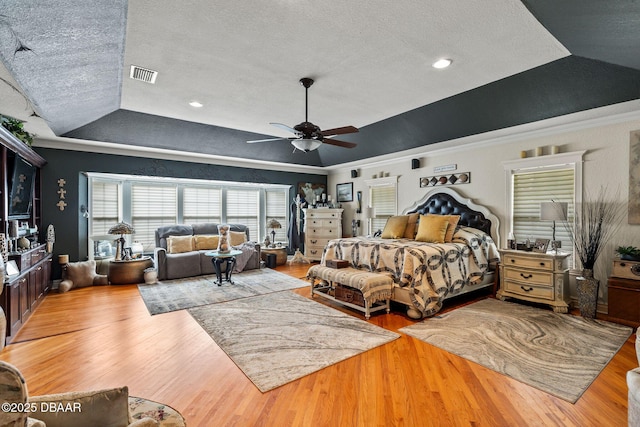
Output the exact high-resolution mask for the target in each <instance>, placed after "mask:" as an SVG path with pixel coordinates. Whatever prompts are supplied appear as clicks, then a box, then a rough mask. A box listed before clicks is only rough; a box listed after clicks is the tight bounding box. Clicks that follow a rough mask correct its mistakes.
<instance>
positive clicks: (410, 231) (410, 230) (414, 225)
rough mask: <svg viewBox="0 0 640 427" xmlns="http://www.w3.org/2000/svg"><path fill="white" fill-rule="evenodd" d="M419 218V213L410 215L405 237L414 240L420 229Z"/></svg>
mask: <svg viewBox="0 0 640 427" xmlns="http://www.w3.org/2000/svg"><path fill="white" fill-rule="evenodd" d="M418 218H420V214H419V213H412V214H409V215H408V219H407V228H405V229H404V238H405V239H411V240H414V239H415V238H416V232H417V231H418Z"/></svg>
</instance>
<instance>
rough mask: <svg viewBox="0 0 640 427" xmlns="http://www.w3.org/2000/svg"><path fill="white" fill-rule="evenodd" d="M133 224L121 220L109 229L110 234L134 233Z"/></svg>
mask: <svg viewBox="0 0 640 427" xmlns="http://www.w3.org/2000/svg"><path fill="white" fill-rule="evenodd" d="M133 231H134V230H133V226H132V225H131V224H127V223H126V222H119V223H117V224H116V225H114V226H113V227H111V228H110V229H109V231H108V233H109V234H133Z"/></svg>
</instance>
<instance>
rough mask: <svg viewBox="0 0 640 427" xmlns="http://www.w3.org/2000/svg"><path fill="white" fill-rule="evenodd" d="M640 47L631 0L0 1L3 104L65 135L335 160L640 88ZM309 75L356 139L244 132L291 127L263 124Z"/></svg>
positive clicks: (321, 115)
mask: <svg viewBox="0 0 640 427" xmlns="http://www.w3.org/2000/svg"><path fill="white" fill-rule="evenodd" d="M256 4H258V5H259V6H256ZM639 47H640V2H638V1H634V0H613V1H607V2H603V1H600V0H563V1H562V2H557V1H552V0H524V1H518V0H491V1H483V2H473V1H469V0H452V1H446V2H443V1H436V0H431V1H418V0H415V1H409V2H402V3H397V2H380V3H379V4H378V3H371V2H370V1H364V0H350V1H348V2H343V1H336V0H324V1H313V0H274V1H272V2H269V3H264V2H261V3H255V2H244V1H211V0H192V1H189V2H187V3H184V2H176V1H168V0H154V1H152V0H136V1H135V2H127V1H126V0H112V1H110V2H108V5H105V3H104V2H98V1H86V0H85V1H82V0H47V1H43V0H38V1H36V0H22V1H20V2H16V1H12V0H0V59H1V60H2V63H3V65H4V68H2V69H0V79H2V80H1V81H0V113H3V114H7V115H12V116H14V117H17V118H19V119H23V120H26V121H27V129H28V130H31V131H33V132H35V133H37V134H38V135H39V137H40V138H43V139H57V140H62V141H67V142H68V143H69V146H70V147H73V145H74V144H83V143H84V142H86V141H101V142H108V143H113V144H116V145H118V144H120V145H121V146H123V148H124V146H125V145H126V146H129V145H131V146H141V147H150V148H155V149H165V150H176V151H186V152H190V153H204V154H214V155H225V156H230V157H235V158H240V159H255V160H266V161H273V162H283V163H294V164H303V165H313V166H330V165H336V164H340V163H344V162H349V161H356V160H360V159H365V158H369V157H372V156H377V155H384V154H389V153H393V152H397V151H402V150H406V149H411V148H417V147H422V146H426V145H429V144H433V143H436V142H441V141H447V140H451V139H455V138H460V137H464V136H469V135H475V134H480V133H483V132H488V131H491V130H496V129H503V128H508V127H511V126H516V125H520V124H525V123H531V122H535V121H539V120H543V119H546V118H551V117H556V116H562V115H565V114H570V113H573V112H578V111H585V110H590V109H593V108H597V107H602V106H607V105H613V104H618V103H622V102H625V101H631V100H636V99H638V98H640V55H638V54H637V53H638V51H639V49H638V48H639ZM440 58H448V59H451V60H452V61H453V62H452V64H451V66H450V67H448V68H446V69H435V68H433V67H432V66H431V64H432V63H433V62H435V61H436V60H437V59H440ZM132 65H135V66H139V67H143V68H146V69H150V70H154V71H157V72H158V75H157V78H156V80H155V83H154V84H150V83H147V82H142V81H139V80H134V79H130V78H129V71H130V68H131V66H132ZM307 76H308V77H312V78H314V79H315V84H314V85H313V86H312V87H311V88H310V89H309V120H310V121H312V122H313V123H315V124H317V125H319V126H320V127H321V128H323V129H327V128H335V127H339V126H344V125H353V126H356V127H359V128H360V132H359V133H356V134H350V135H344V136H340V139H341V140H345V141H350V142H355V143H357V144H358V145H357V147H356V148H353V149H346V148H340V147H334V146H329V145H327V144H323V145H322V146H321V147H320V148H319V149H318V150H316V151H313V152H310V153H302V152H300V151H295V152H294V151H293V147H292V146H291V144H290V143H289V142H288V141H286V140H283V141H274V142H265V143H260V144H247V143H246V141H247V140H250V139H260V138H268V137H270V136H275V137H289V136H291V135H290V134H288V133H287V132H285V131H282V130H281V129H278V128H276V127H274V126H271V125H269V123H270V122H278V123H284V124H286V125H289V126H294V125H295V124H297V123H300V122H302V121H303V120H304V118H305V102H304V88H302V86H300V85H299V83H298V80H299V79H300V78H301V77H307ZM191 101H198V102H200V103H202V104H203V106H202V107H200V108H194V107H192V106H190V105H189V102H191Z"/></svg>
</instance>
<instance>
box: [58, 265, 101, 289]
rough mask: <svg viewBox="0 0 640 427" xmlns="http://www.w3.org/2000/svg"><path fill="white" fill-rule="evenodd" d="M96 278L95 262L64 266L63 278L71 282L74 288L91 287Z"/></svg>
mask: <svg viewBox="0 0 640 427" xmlns="http://www.w3.org/2000/svg"><path fill="white" fill-rule="evenodd" d="M95 276H96V262H95V261H94V260H90V261H82V262H70V263H68V264H67V265H66V266H65V278H66V279H68V280H70V281H71V282H73V287H74V288H83V287H85V286H92V285H93V278H94V277H95Z"/></svg>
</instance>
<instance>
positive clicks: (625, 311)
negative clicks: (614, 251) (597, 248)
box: [607, 259, 640, 328]
mask: <svg viewBox="0 0 640 427" xmlns="http://www.w3.org/2000/svg"><path fill="white" fill-rule="evenodd" d="M608 287H609V313H608V315H609V316H608V318H607V320H610V321H612V322H617V323H622V324H624V325H628V326H633V327H636V328H637V327H638V326H640V262H638V261H626V260H620V259H614V261H613V269H612V270H611V277H609V281H608Z"/></svg>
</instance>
